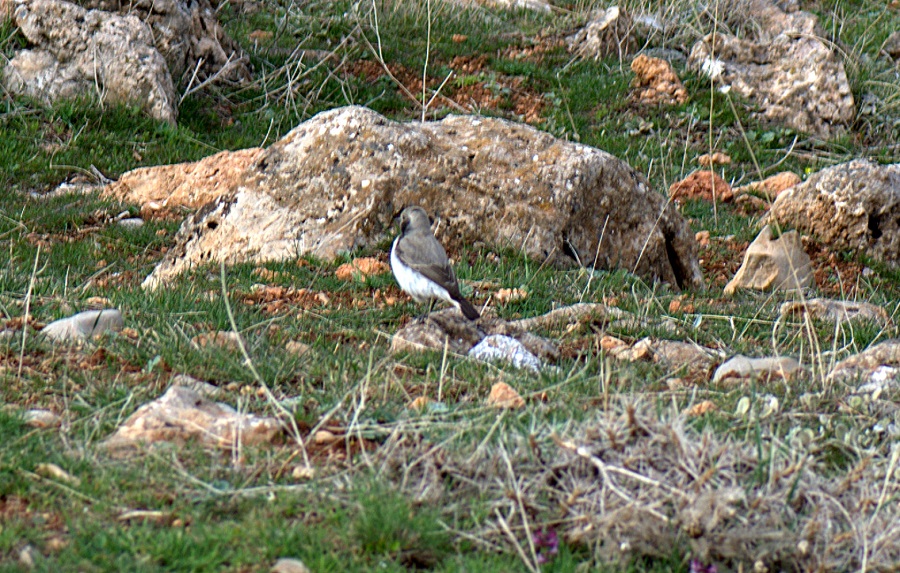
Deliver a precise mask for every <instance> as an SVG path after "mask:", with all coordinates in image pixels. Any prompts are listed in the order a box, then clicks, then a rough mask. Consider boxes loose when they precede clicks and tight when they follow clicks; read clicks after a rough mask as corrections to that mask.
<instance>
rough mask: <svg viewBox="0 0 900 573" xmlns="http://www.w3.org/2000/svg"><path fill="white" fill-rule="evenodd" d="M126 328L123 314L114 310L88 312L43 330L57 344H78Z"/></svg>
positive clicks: (51, 324) (64, 319) (54, 323)
mask: <svg viewBox="0 0 900 573" xmlns="http://www.w3.org/2000/svg"><path fill="white" fill-rule="evenodd" d="M124 326H125V321H124V319H123V318H122V313H121V312H119V311H118V310H116V309H114V308H107V309H103V310H88V311H85V312H79V313H78V314H76V315H74V316H70V317H68V318H63V319H60V320H57V321H54V322H51V323H50V324H48V325H47V326H45V327H44V329H43V330H41V333H43V334H44V336H46V337H47V338H48V339H50V340H53V341H56V342H76V341H79V340H84V339H87V338H90V337H92V336H97V335H100V334H103V333H104V332H118V331H120V330H122V328H123V327H124Z"/></svg>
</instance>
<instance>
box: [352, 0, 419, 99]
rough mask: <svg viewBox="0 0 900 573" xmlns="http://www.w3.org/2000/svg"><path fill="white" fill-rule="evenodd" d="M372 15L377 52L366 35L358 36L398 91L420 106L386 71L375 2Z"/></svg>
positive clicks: (401, 83) (388, 70)
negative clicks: (374, 55)
mask: <svg viewBox="0 0 900 573" xmlns="http://www.w3.org/2000/svg"><path fill="white" fill-rule="evenodd" d="M372 13H373V14H374V18H375V39H376V40H377V41H378V50H377V51H376V50H375V47H374V46H372V43H371V42H369V39H368V38H367V37H366V35H365V34H364V33H362V32H360V34H359V35H360V37H361V38H362V39H363V41H364V42H365V43H366V47H368V48H369V50H371V51H372V53H373V54H376V56H377V58H378V63H379V64H381V67H382V68H384V71H385V73H386V74H387V75H388V77H389V78H391V80H393V82H394V83H395V84H397V87H399V88H400V91H402V92H403V94H404V95H405V96H406V97H408V98H409V99H411V100H412V101H413V102H414V103H415V104H416V105H418V106H421V105H422V102H420V101H419V98H417V97H416V96H415V95H413V93H412V92H411V91H409V88H407V87H406V86H405V85H404V84H403V82H401V81H400V80H398V79H397V78H396V76H394V74H393V72H391V70H390V69H388V66H387V63H385V61H384V54H383V53H382V51H381V32H380V31H379V29H378V8H377V7H376V6H375V0H372Z"/></svg>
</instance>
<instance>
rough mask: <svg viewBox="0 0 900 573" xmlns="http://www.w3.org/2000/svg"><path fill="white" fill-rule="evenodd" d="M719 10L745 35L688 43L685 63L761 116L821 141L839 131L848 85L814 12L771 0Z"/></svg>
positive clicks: (849, 113) (735, 2) (847, 115)
mask: <svg viewBox="0 0 900 573" xmlns="http://www.w3.org/2000/svg"><path fill="white" fill-rule="evenodd" d="M719 9H721V10H722V11H723V13H724V14H726V15H727V16H726V19H729V20H730V21H733V23H734V24H735V25H736V26H739V27H740V28H741V29H743V30H745V31H746V34H745V35H742V37H737V36H732V35H730V34H726V33H721V32H720V33H715V34H709V35H707V36H706V37H704V38H703V39H702V40H700V41H699V42H697V43H696V44H695V45H694V47H693V48H692V50H691V55H690V58H689V59H688V64H689V65H690V66H692V67H693V68H694V69H695V70H697V71H699V72H701V73H703V74H704V75H706V76H707V77H709V78H710V79H711V80H712V81H713V82H715V83H716V84H717V85H718V86H719V87H720V89H725V90H733V91H734V92H735V93H737V94H739V95H740V96H741V97H744V98H747V100H749V101H750V102H751V103H753V104H755V106H756V107H757V108H758V109H759V110H761V111H760V112H758V115H759V116H760V117H761V119H763V120H767V121H770V122H773V123H776V124H779V125H787V126H789V127H792V128H794V129H796V130H799V131H803V132H806V133H810V134H813V135H816V136H818V137H824V138H828V137H832V136H834V135H837V134H840V133H842V132H843V131H844V130H845V129H846V127H847V125H848V124H849V123H850V122H851V121H852V120H853V118H854V117H855V114H856V106H855V104H854V101H853V94H852V93H851V90H850V82H849V81H848V79H847V73H846V72H845V70H844V65H843V63H842V62H841V59H840V57H839V54H838V53H837V52H836V51H835V49H834V46H833V44H831V43H830V42H828V41H827V40H826V39H825V38H827V37H828V35H827V34H826V33H825V32H824V31H823V30H822V29H821V28H820V27H819V25H818V21H817V19H816V17H815V16H813V15H812V14H809V13H807V12H803V11H800V10H797V11H793V12H786V11H784V10H782V9H781V8H780V7H779V6H778V4H776V3H775V2H773V1H772V0H732V1H729V2H724V3H723V4H722V5H721V7H720V8H719Z"/></svg>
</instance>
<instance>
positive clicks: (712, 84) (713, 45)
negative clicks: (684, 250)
mask: <svg viewBox="0 0 900 573" xmlns="http://www.w3.org/2000/svg"><path fill="white" fill-rule="evenodd" d="M718 29H719V2H718V0H716V7H715V17H714V18H713V32H712V42H710V48H709V59H710V61H715V60H716V33H717V32H718ZM715 100H716V88H715V80H714V79H713V78H712V77H711V76H710V78H709V155H710V157H712V153H713V113H714V109H715ZM711 181H712V196H713V197H712V199H713V201H712V204H713V221H714V223H715V225H716V229H718V228H719V207H718V204H717V202H716V180H715V178H711Z"/></svg>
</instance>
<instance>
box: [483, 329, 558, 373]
mask: <svg viewBox="0 0 900 573" xmlns="http://www.w3.org/2000/svg"><path fill="white" fill-rule="evenodd" d="M469 357H471V358H473V359H475V360H479V361H481V362H505V363H507V364H509V365H511V366H513V367H515V368H524V369H526V370H530V371H532V372H535V373H537V372H540V370H541V368H543V364H542V363H541V360H540V358H538V357H537V356H535V355H534V354H532V353H531V352H529V351H528V349H527V348H525V345H524V344H522V343H521V342H519V341H518V340H516V339H515V338H512V337H511V336H505V335H502V334H491V335H490V336H485V337H484V338H483V339H482V340H481V342H479V343H478V344H476V345H475V346H473V347H472V349H471V350H469Z"/></svg>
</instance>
